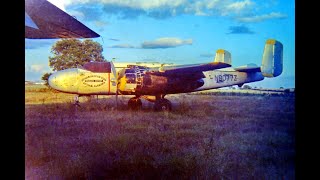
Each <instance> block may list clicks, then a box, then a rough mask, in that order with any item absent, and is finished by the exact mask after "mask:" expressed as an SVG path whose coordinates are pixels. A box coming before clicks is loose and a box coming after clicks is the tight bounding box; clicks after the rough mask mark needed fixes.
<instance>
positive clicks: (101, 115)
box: [25, 90, 295, 179]
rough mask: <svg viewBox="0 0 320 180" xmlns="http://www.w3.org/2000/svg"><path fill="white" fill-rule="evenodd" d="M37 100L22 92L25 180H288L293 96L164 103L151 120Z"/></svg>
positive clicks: (109, 107) (102, 105)
mask: <svg viewBox="0 0 320 180" xmlns="http://www.w3.org/2000/svg"><path fill="white" fill-rule="evenodd" d="M37 93H38V94H41V95H38V96H37V95H36V94H37ZM42 93H43V92H37V90H33V91H27V90H26V99H28V100H29V101H28V102H26V105H25V146H26V150H25V160H26V168H25V169H26V170H25V171H26V179H295V173H294V171H295V163H294V159H295V149H294V147H295V105H294V104H295V98H294V95H290V96H228V95H225V96H214V95H187V94H183V95H169V96H168V97H167V98H168V99H169V100H171V101H172V104H173V111H172V112H170V113H163V112H157V113H156V112H153V110H152V105H153V104H152V103H150V102H147V101H144V100H143V109H142V110H140V111H139V112H135V111H130V110H128V108H127V106H126V104H127V100H128V99H129V97H122V96H120V97H119V107H118V109H115V98H114V97H113V96H112V97H107V96H102V97H101V98H99V99H94V98H93V99H91V102H88V101H87V99H82V103H81V107H75V106H74V105H72V102H71V100H72V98H73V96H72V95H66V94H63V93H57V92H50V91H48V92H44V94H42ZM52 96H53V97H54V96H57V97H59V98H52ZM39 97H41V98H46V100H45V101H44V103H39V99H38V98H39ZM99 97H100V96H99ZM41 98H40V99H41Z"/></svg>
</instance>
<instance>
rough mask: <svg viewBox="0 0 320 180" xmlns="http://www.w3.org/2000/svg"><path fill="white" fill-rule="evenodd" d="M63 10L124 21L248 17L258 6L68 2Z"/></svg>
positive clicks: (239, 2)
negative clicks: (189, 16) (137, 19)
mask: <svg viewBox="0 0 320 180" xmlns="http://www.w3.org/2000/svg"><path fill="white" fill-rule="evenodd" d="M62 6H64V8H65V9H68V10H75V11H80V12H82V13H83V14H85V17H86V18H87V19H88V20H93V19H98V18H100V17H101V14H102V12H104V13H107V14H109V15H115V16H116V17H118V18H122V19H132V18H137V17H139V16H149V17H152V18H156V19H164V18H169V17H174V16H178V15H196V16H214V15H218V16H219V15H220V16H230V15H234V14H246V13H247V11H248V10H250V9H252V8H253V7H254V6H255V3H253V2H252V1H251V0H202V1H196V0H156V1H150V0H68V1H66V2H65V3H63V4H62Z"/></svg>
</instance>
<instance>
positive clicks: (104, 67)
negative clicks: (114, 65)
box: [82, 62, 111, 73]
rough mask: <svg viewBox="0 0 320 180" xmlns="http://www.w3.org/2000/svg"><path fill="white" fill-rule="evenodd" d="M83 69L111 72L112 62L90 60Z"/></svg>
mask: <svg viewBox="0 0 320 180" xmlns="http://www.w3.org/2000/svg"><path fill="white" fill-rule="evenodd" d="M82 67H83V69H85V70H88V71H91V72H96V73H111V62H88V63H86V64H84V65H83V66H82Z"/></svg>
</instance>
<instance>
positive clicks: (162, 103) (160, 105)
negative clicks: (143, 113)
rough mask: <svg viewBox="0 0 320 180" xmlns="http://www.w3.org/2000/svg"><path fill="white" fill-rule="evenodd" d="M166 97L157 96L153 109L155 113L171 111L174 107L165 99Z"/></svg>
mask: <svg viewBox="0 0 320 180" xmlns="http://www.w3.org/2000/svg"><path fill="white" fill-rule="evenodd" d="M164 96H165V95H158V96H156V101H155V102H154V106H153V109H154V110H155V111H171V110H172V105H171V102H170V101H169V100H168V99H165V98H164Z"/></svg>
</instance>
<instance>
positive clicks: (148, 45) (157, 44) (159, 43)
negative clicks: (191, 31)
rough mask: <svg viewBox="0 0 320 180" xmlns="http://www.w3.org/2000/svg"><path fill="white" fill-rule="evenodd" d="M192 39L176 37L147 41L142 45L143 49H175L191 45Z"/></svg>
mask: <svg viewBox="0 0 320 180" xmlns="http://www.w3.org/2000/svg"><path fill="white" fill-rule="evenodd" d="M191 44H192V39H185V40H182V39H179V38H175V37H163V38H159V39H156V40H154V41H145V42H143V43H142V45H141V48H143V49H157V48H173V47H177V46H183V45H191Z"/></svg>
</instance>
